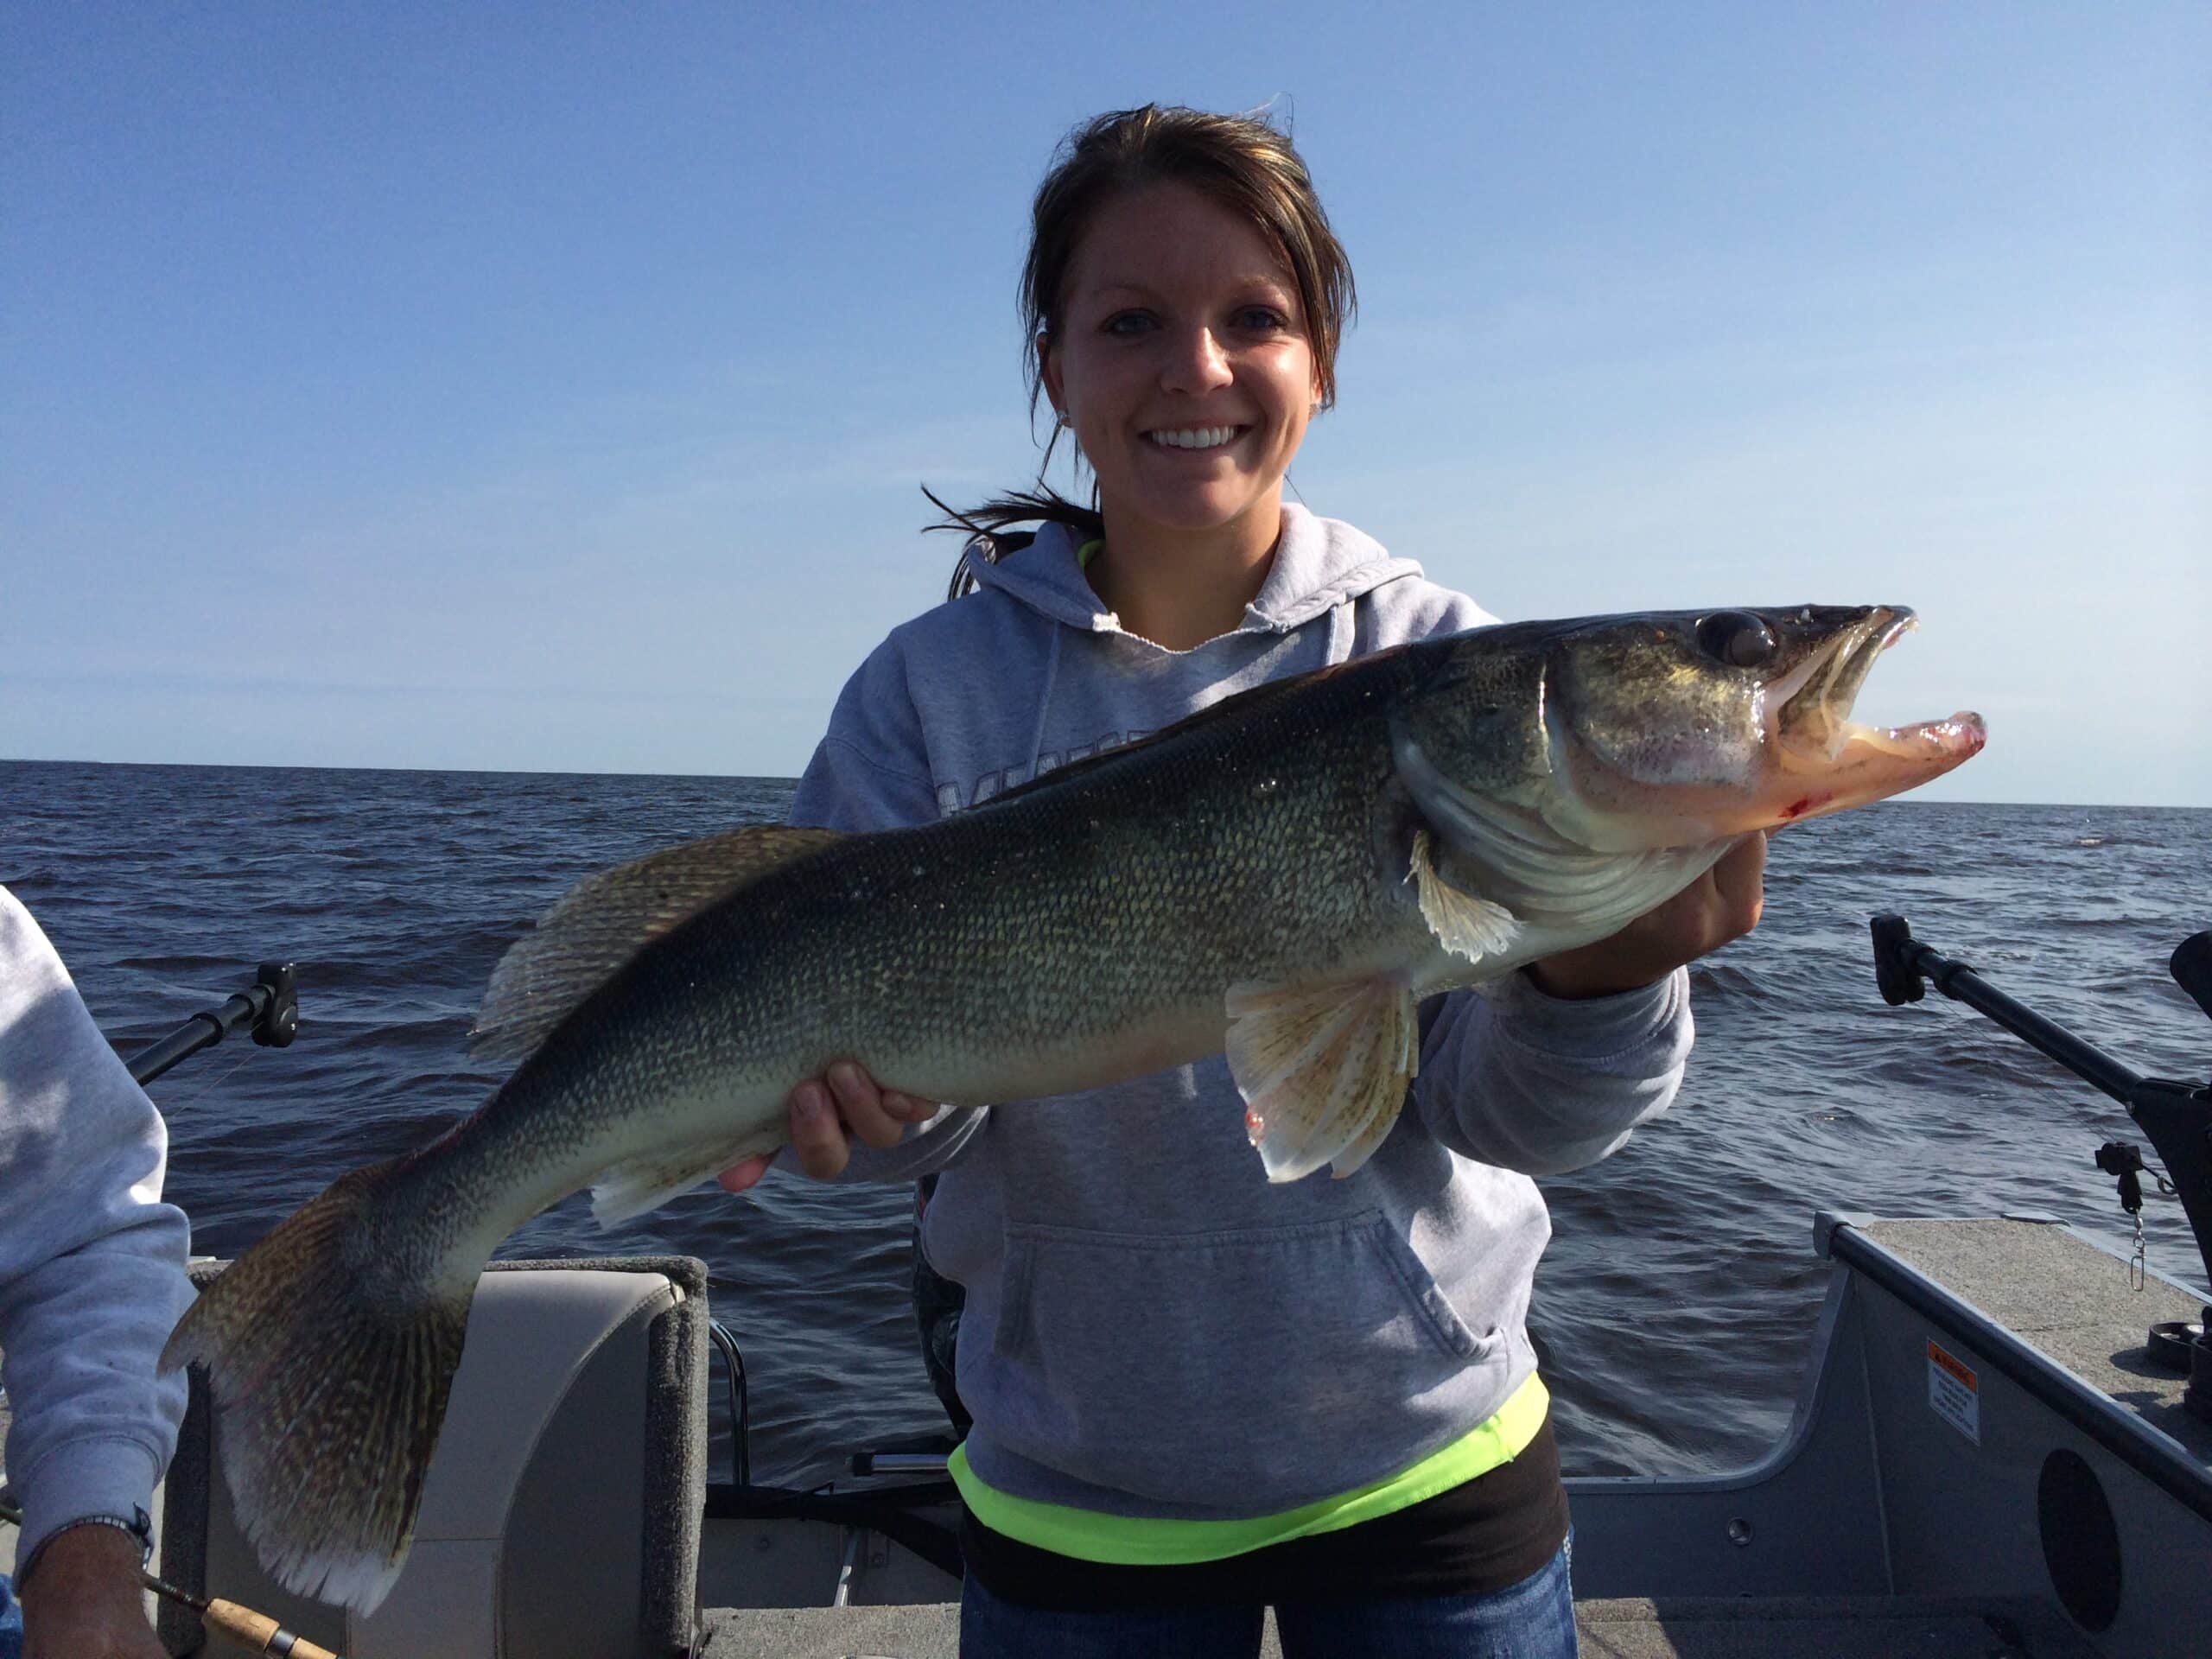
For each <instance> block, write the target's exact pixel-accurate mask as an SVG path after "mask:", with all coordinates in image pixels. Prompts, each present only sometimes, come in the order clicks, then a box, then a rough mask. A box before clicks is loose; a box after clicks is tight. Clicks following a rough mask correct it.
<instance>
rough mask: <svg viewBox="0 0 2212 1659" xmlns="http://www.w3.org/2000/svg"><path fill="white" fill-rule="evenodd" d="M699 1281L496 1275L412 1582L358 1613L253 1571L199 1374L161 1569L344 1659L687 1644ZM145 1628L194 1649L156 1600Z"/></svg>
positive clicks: (423, 1521) (675, 1263) (619, 1263)
mask: <svg viewBox="0 0 2212 1659" xmlns="http://www.w3.org/2000/svg"><path fill="white" fill-rule="evenodd" d="M216 1270H219V1268H216V1267H211V1268H207V1269H201V1268H195V1269H194V1277H195V1278H198V1279H200V1280H202V1281H203V1282H204V1281H205V1279H206V1278H207V1277H209V1276H212V1273H213V1271H216ZM705 1287H706V1269H705V1268H704V1266H703V1265H702V1264H701V1263H700V1262H697V1261H696V1260H693V1259H691V1258H690V1257H652V1258H610V1259H606V1260H600V1261H592V1260H582V1261H575V1262H495V1263H494V1264H493V1266H492V1268H490V1269H489V1270H487V1271H486V1274H485V1275H484V1277H483V1278H482V1280H481V1281H479V1284H478V1287H477V1293H476V1301H475V1304H474V1306H473V1307H472V1308H471V1310H470V1312H469V1319H468V1338H467V1347H466V1348H465V1349H464V1351H463V1352H462V1357H461V1370H460V1371H459V1372H458V1373H457V1374H456V1375H455V1376H454V1388H453V1395H452V1400H451V1402H450V1404H449V1405H448V1409H447V1413H446V1422H445V1427H444V1430H443V1432H442V1433H441V1434H440V1436H439V1440H438V1448H437V1452H436V1455H435V1457H434V1458H433V1459H431V1463H430V1471H429V1476H428V1478H427V1479H426V1480H425V1482H424V1484H423V1509H422V1514H421V1516H420V1517H419V1519H418V1520H417V1522H416V1529H415V1541H414V1546H413V1548H412V1550H411V1551H410V1554H409V1556H408V1560H407V1566H406V1568H405V1569H404V1571H403V1572H402V1573H401V1574H400V1576H399V1580H398V1582H397V1584H395V1585H394V1586H392V1591H391V1595H390V1596H389V1597H387V1598H386V1599H385V1602H384V1604H383V1605H381V1606H379V1607H378V1609H377V1611H375V1612H374V1613H373V1614H371V1615H369V1616H367V1617H363V1616H361V1615H359V1614H355V1613H349V1612H346V1611H342V1610H340V1609H335V1608H330V1607H326V1606H323V1605H321V1604H318V1603H315V1602H310V1601H307V1600H304V1599H302V1598H299V1597H296V1596H293V1595H289V1594H288V1593H287V1592H284V1591H283V1590H280V1589H278V1588H277V1586H275V1585H274V1584H273V1583H271V1582H270V1580H268V1579H267V1578H266V1577H265V1576H264V1574H263V1573H262V1572H261V1570H260V1567H259V1566H258V1564H257V1562H256V1561H255V1560H254V1559H253V1554H252V1551H251V1547H250V1546H249V1545H248V1544H247V1543H246V1542H245V1538H244V1537H243V1535H241V1534H240V1533H239V1531H238V1528H237V1526H236V1523H235V1522H234V1521H233V1520H232V1511H231V1503H230V1492H229V1491H228V1488H227V1486H226V1484H225V1483H224V1481H223V1480H222V1479H221V1478H219V1477H217V1478H212V1479H211V1478H210V1471H211V1470H213V1469H214V1468H215V1467H217V1466H219V1465H217V1464H216V1463H214V1462H213V1461H212V1454H213V1452H214V1450H215V1447H214V1446H213V1441H212V1440H211V1433H210V1430H211V1414H210V1412H209V1411H208V1408H207V1397H206V1392H205V1389H203V1388H202V1387H201V1385H200V1382H199V1379H198V1378H197V1377H196V1376H195V1378H194V1386H193V1396H192V1404H191V1407H190V1408H189V1409H188V1414H187V1416H186V1420H185V1427H184V1432H183V1434H182V1436H181V1439H180V1440H179V1444H178V1449H177V1456H176V1459H175V1461H174V1463H173V1464H172V1465H171V1467H170V1471H169V1475H168V1481H167V1483H166V1485H165V1489H164V1498H165V1504H164V1507H165V1511H166V1513H165V1525H164V1530H163V1537H162V1575H163V1576H164V1577H165V1578H167V1579H168V1580H170V1581H171V1582H172V1583H176V1584H180V1585H182V1586H184V1587H186V1588H188V1589H190V1590H194V1591H196V1592H200V1593H202V1594H212V1595H219V1596H225V1597H228V1598H229V1599H232V1600H233V1601H239V1602H243V1603H245V1604H246V1605H250V1606H253V1607H256V1608H258V1609H260V1610H261V1611H264V1612H266V1613H268V1614H269V1615H270V1617H272V1618H277V1619H280V1620H281V1621H283V1624H285V1625H286V1626H287V1627H288V1628H289V1629H291V1630H295V1631H296V1632H298V1633H299V1634H300V1635H302V1636H304V1637H309V1638H311V1639H312V1640H315V1641H317V1642H320V1643H323V1644H324V1645H325V1646H327V1647H330V1648H333V1649H337V1650H339V1651H341V1652H343V1653H345V1654H346V1655H347V1656H349V1659H505V1656H515V1659H521V1656H531V1659H537V1656H543V1655H549V1654H560V1655H563V1656H573V1659H601V1656H604V1659H645V1656H652V1659H662V1656H666V1655H669V1654H681V1653H683V1652H685V1651H687V1650H688V1649H689V1647H690V1643H691V1641H692V1637H693V1635H694V1633H695V1629H696V1607H695V1603H696V1588H695V1586H696V1580H697V1573H698V1550H699V1528H700V1513H701V1510H702V1505H703V1503H704V1499H705V1491H706V1469H705V1455H706V1453H705V1447H706V1369H707V1358H706V1341H707V1310H706V1297H705ZM640 1517H642V1518H643V1522H642V1528H641V1526H640ZM161 1631H162V1638H163V1640H164V1641H165V1642H166V1643H168V1649H169V1651H170V1652H171V1653H172V1654H180V1655H181V1654H189V1653H196V1652H198V1651H200V1646H201V1644H202V1643H204V1642H205V1639H206V1638H205V1634H204V1632H203V1631H202V1630H201V1628H200V1622H199V1620H198V1619H197V1618H194V1616H193V1615H192V1614H190V1613H189V1612H188V1611H186V1610H183V1609H181V1608H175V1607H167V1606H165V1607H164V1608H163V1610H162V1624H161Z"/></svg>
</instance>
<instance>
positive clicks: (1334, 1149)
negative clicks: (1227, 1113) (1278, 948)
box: [1228, 976, 1421, 1182]
mask: <svg viewBox="0 0 2212 1659" xmlns="http://www.w3.org/2000/svg"><path fill="white" fill-rule="evenodd" d="M1228 1006H1229V1070H1230V1076H1231V1077H1235V1078H1236V1087H1237V1090H1238V1091H1239V1092H1240V1093H1242V1094H1243V1096H1244V1101H1245V1106H1246V1111H1245V1120H1244V1122H1245V1129H1246V1132H1247V1133H1248V1134H1249V1135H1250V1136H1251V1140H1252V1144H1253V1145H1254V1146H1255V1147H1257V1148H1258V1150H1259V1154H1260V1160H1261V1162H1262V1164H1263V1165H1264V1166H1266V1168H1267V1172H1268V1179H1269V1180H1270V1181H1278V1182H1279V1181H1294V1180H1297V1179H1300V1177H1301V1176H1305V1175H1310V1174H1312V1173H1313V1172H1314V1171H1315V1170H1317V1169H1319V1168H1320V1167H1321V1166H1322V1165H1324V1164H1327V1163H1332V1162H1333V1163H1334V1165H1335V1168H1336V1173H1337V1174H1338V1176H1344V1175H1349V1174H1351V1173H1352V1172H1353V1171H1354V1170H1356V1169H1357V1168H1358V1167H1359V1166H1361V1165H1362V1164H1363V1163H1365V1162H1366V1161H1367V1160H1368V1158H1369V1157H1370V1155H1371V1154H1373V1153H1374V1151H1375V1149H1376V1147H1379V1146H1381V1145H1382V1144H1383V1139H1384V1137H1386V1136H1387V1135H1389V1132H1390V1126H1391V1125H1392V1124H1393V1123H1394V1122H1396V1121H1397V1116H1398V1109H1399V1108H1400V1107H1401V1106H1402V1104H1403V1103H1404V1102H1405V1097H1406V1086H1407V1085H1408V1084H1410V1083H1411V1082H1412V1081H1413V1078H1414V1072H1415V1071H1417V1070H1418V1069H1419V1066H1420V1063H1421V1035H1420V1022H1419V1019H1418V1016H1417V1013H1416V1010H1415V1007H1414V996H1413V992H1412V990H1411V989H1410V988H1408V985H1407V984H1406V983H1405V982H1403V981H1402V980H1401V979H1399V978H1397V977H1395V976H1383V977H1378V978H1375V979H1366V980H1357V981H1352V982H1342V983H1337V984H1329V985H1317V986H1311V987H1285V986H1253V985H1240V986H1236V987H1235V988H1232V989H1231V990H1230V994H1229V1005H1228Z"/></svg>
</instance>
